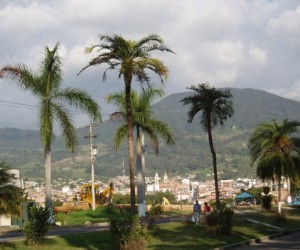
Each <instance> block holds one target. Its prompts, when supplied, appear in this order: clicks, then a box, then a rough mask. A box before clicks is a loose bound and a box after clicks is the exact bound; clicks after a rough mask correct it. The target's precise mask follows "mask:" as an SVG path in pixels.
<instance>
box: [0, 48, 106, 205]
mask: <svg viewBox="0 0 300 250" xmlns="http://www.w3.org/2000/svg"><path fill="white" fill-rule="evenodd" d="M58 47H59V43H57V44H56V45H55V46H54V48H53V49H52V50H51V49H49V48H48V47H46V48H45V58H44V59H43V60H42V62H41V64H40V69H39V72H38V73H35V72H33V71H32V70H31V69H29V68H28V67H27V66H26V65H24V64H16V65H7V66H4V67H3V68H2V69H1V73H0V76H2V77H7V78H11V79H13V80H16V82H17V84H18V86H19V87H20V88H21V89H24V90H28V91H30V92H31V93H32V94H33V95H34V96H36V97H37V98H39V106H38V118H39V130H40V138H41V142H42V145H43V146H44V153H45V189H46V206H47V207H49V208H51V207H52V198H51V196H52V195H51V145H52V143H53V141H54V139H55V134H54V131H53V130H54V122H58V125H59V126H60V128H61V129H62V134H63V137H64V141H65V146H66V148H67V149H69V150H71V151H72V152H73V151H74V149H75V147H76V146H77V145H78V136H77V131H76V128H75V127H74V125H73V121H72V118H71V116H70V114H69V112H68V110H67V107H66V106H65V105H67V106H74V107H76V108H79V109H81V110H83V111H85V112H87V113H88V115H89V116H90V118H91V120H94V121H96V120H98V121H100V120H101V113H100V107H99V105H98V104H97V103H96V102H95V101H94V100H93V99H92V98H91V97H90V96H89V95H88V94H87V93H86V92H85V91H83V90H80V89H76V88H70V87H67V88H61V84H62V70H61V67H62V63H61V58H60V56H59V54H58Z"/></svg>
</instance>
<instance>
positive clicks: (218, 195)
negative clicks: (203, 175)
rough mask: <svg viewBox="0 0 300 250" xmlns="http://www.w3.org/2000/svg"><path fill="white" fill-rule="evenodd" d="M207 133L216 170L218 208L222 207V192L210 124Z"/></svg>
mask: <svg viewBox="0 0 300 250" xmlns="http://www.w3.org/2000/svg"><path fill="white" fill-rule="evenodd" d="M207 134H208V142H209V147H210V151H211V154H212V158H213V170H214V181H215V192H216V206H217V209H219V207H220V193H219V182H218V169H217V155H216V152H215V149H214V144H213V139H212V132H211V125H210V124H209V125H208V128H207Z"/></svg>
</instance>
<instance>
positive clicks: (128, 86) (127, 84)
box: [125, 77, 135, 214]
mask: <svg viewBox="0 0 300 250" xmlns="http://www.w3.org/2000/svg"><path fill="white" fill-rule="evenodd" d="M130 94H131V78H130V77H127V78H125V98H126V105H127V127H128V132H127V133H128V156H129V181H130V206H131V212H132V214H134V213H135V183H134V156H133V127H132V110H131V98H130Z"/></svg>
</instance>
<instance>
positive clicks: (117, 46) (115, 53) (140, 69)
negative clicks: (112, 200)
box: [78, 35, 172, 213]
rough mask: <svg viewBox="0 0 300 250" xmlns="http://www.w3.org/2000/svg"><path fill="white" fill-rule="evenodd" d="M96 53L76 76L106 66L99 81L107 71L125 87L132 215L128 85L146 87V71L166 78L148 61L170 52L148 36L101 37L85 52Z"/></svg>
mask: <svg viewBox="0 0 300 250" xmlns="http://www.w3.org/2000/svg"><path fill="white" fill-rule="evenodd" d="M94 49H98V56H96V57H94V58H93V59H91V60H90V62H89V64H88V65H87V66H86V67H84V68H83V69H82V70H81V71H80V72H79V73H78V74H80V73H81V72H82V71H83V70H85V69H86V68H88V67H90V66H95V65H101V64H107V66H108V67H107V68H106V70H105V71H104V73H103V81H104V80H106V72H107V71H108V70H117V71H118V73H119V78H122V77H123V81H124V84H125V99H126V119H127V128H128V129H127V133H128V134H127V137H128V157H129V179H130V197H131V199H130V203H131V211H132V212H133V213H134V212H135V185H134V159H133V157H134V155H133V124H132V108H131V99H130V93H131V85H132V81H133V78H134V77H135V78H136V81H137V82H139V83H140V84H149V82H150V77H149V75H148V73H147V72H148V71H150V72H153V73H155V74H156V75H158V76H159V77H160V80H161V82H162V83H163V82H164V79H166V78H167V76H168V69H167V67H166V66H165V65H164V63H163V62H162V61H161V60H159V59H157V58H153V57H151V52H154V51H157V50H158V51H162V52H163V51H167V52H172V51H171V50H170V49H169V48H168V47H167V46H166V45H165V44H164V41H163V40H162V38H161V37H159V36H157V35H148V36H146V37H143V38H142V39H141V40H138V41H136V40H126V39H124V38H123V37H122V36H121V35H113V36H108V35H101V36H100V43H99V44H96V45H91V46H89V47H87V48H86V53H90V52H92V51H93V50H94Z"/></svg>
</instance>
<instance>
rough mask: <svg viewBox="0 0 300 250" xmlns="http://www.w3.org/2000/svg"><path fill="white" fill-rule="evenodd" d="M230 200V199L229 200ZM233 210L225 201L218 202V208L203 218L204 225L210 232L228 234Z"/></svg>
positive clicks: (230, 228)
mask: <svg viewBox="0 0 300 250" xmlns="http://www.w3.org/2000/svg"><path fill="white" fill-rule="evenodd" d="M229 202H231V201H229ZM233 215H234V212H233V210H232V209H231V208H230V206H229V205H227V204H226V202H224V201H223V202H220V207H219V210H217V209H214V211H213V212H212V213H211V214H210V215H208V216H207V217H206V218H205V221H206V225H207V226H208V227H209V230H210V232H212V233H215V234H217V233H225V234H230V233H231V231H232V217H233Z"/></svg>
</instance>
